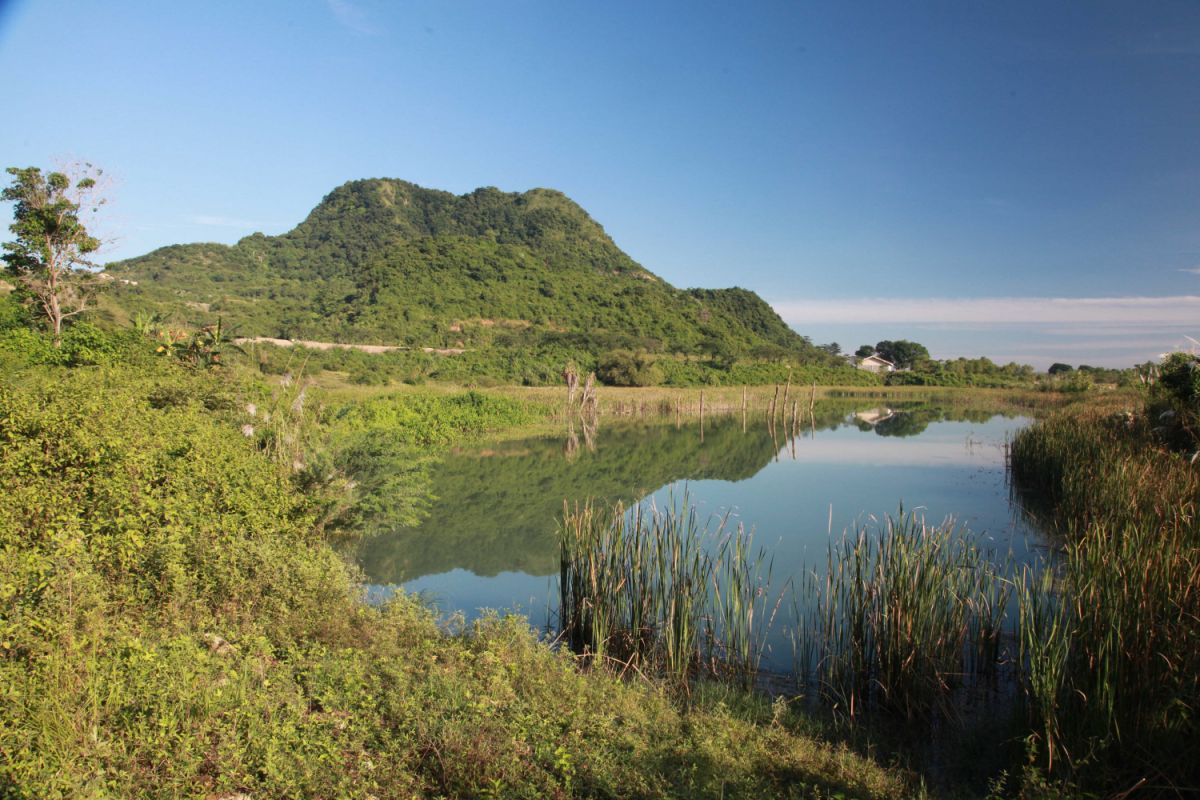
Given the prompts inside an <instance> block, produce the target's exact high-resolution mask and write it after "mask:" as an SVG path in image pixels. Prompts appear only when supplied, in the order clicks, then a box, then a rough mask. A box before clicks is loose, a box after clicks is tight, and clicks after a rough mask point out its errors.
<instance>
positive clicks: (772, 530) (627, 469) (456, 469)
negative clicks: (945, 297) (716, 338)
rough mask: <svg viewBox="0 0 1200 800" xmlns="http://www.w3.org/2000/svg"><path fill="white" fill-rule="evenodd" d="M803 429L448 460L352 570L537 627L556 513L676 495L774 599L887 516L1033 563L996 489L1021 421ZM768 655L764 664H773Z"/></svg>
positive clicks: (754, 427)
mask: <svg viewBox="0 0 1200 800" xmlns="http://www.w3.org/2000/svg"><path fill="white" fill-rule="evenodd" d="M817 419H818V421H819V422H818V425H817V427H816V429H808V430H805V431H804V432H803V433H802V434H801V435H800V436H798V437H796V438H795V439H790V438H785V437H783V436H782V433H781V432H779V431H777V433H776V436H775V437H774V438H773V437H772V435H771V433H770V431H769V430H768V429H767V427H766V425H765V423H764V422H763V421H762V419H761V417H760V418H759V419H758V420H757V421H756V422H755V421H752V422H750V423H749V424H748V425H747V430H745V431H743V427H742V419H741V417H740V416H734V417H726V418H717V419H715V420H708V421H706V424H705V426H704V435H703V441H701V432H700V426H699V424H698V422H692V423H689V424H683V425H675V424H671V423H646V422H626V423H617V422H607V421H606V423H605V424H604V426H603V427H602V428H601V430H600V431H599V432H598V433H597V434H596V435H595V436H594V437H593V441H592V443H591V444H592V446H591V447H589V446H588V442H587V441H586V440H585V439H584V438H583V437H581V436H579V437H575V438H576V439H577V440H578V446H577V447H576V446H575V443H574V441H572V439H571V438H570V437H568V436H567V435H566V432H565V431H564V434H563V435H560V436H557V437H551V436H544V437H539V438H531V439H525V440H521V441H509V442H503V443H500V444H490V445H480V446H475V447H470V448H463V449H460V450H456V451H454V452H453V453H451V454H450V456H449V457H448V458H447V459H446V460H445V461H444V463H442V464H441V465H440V466H439V467H438V469H437V471H436V473H435V475H434V480H433V492H434V495H435V497H436V498H437V499H436V500H435V502H434V504H433V506H432V509H431V513H430V516H429V518H428V519H427V520H426V521H425V522H424V523H422V524H421V525H420V526H419V527H415V528H409V529H400V530H397V531H395V532H394V533H391V534H388V535H385V536H381V537H378V538H375V539H372V540H370V541H368V542H366V543H364V544H363V545H362V546H361V547H360V549H359V551H358V560H359V563H360V564H361V566H362V567H363V569H364V570H365V572H366V574H367V577H368V580H369V582H370V584H371V593H372V595H373V596H374V597H377V598H383V597H386V596H387V595H388V594H390V593H391V592H392V591H393V590H394V587H395V586H403V587H404V588H405V589H406V590H407V591H410V592H419V593H422V594H423V595H425V596H426V597H427V598H428V599H429V600H431V601H432V602H433V603H434V604H435V605H437V606H438V608H439V609H441V610H443V611H446V612H451V611H462V612H464V613H465V614H466V616H467V617H468V618H470V617H472V616H474V615H475V614H477V613H478V610H479V609H481V608H494V609H505V610H513V609H516V610H519V611H521V612H522V613H525V614H527V615H528V616H529V617H530V621H531V623H532V624H534V625H535V626H538V627H542V626H544V625H545V623H546V619H547V611H548V605H549V603H550V602H551V598H553V597H555V596H556V591H557V590H556V586H555V582H556V578H557V573H558V548H557V544H556V539H555V525H556V518H557V517H558V515H559V514H561V511H562V503H563V500H564V499H567V500H570V501H575V500H583V499H586V498H589V497H593V498H603V499H608V500H615V499H621V500H624V501H626V502H627V503H628V502H632V501H636V500H646V501H651V500H652V501H654V502H656V503H658V504H659V505H660V506H664V505H669V504H670V502H671V500H670V498H671V497H672V496H673V497H675V498H680V497H681V496H682V495H683V493H684V492H685V491H686V492H687V494H688V496H689V498H690V502H691V503H693V504H694V505H696V506H697V507H698V508H699V509H700V510H701V511H702V512H704V513H711V514H712V515H713V516H719V515H725V514H727V513H728V514H730V516H731V523H732V524H738V523H740V524H743V525H745V526H746V527H747V528H749V529H752V530H753V531H754V536H755V543H756V545H758V546H761V547H763V548H764V549H765V550H766V551H767V552H768V553H769V554H770V555H771V556H773V558H774V573H773V581H772V583H773V585H776V586H782V585H783V583H784V582H785V581H786V580H787V578H788V577H790V576H793V575H798V574H800V573H801V572H803V571H805V570H811V569H813V568H820V569H823V567H824V563H825V558H826V548H827V545H828V542H829V541H830V536H831V535H832V536H833V537H835V538H837V537H840V536H841V535H842V533H843V531H846V530H852V529H853V528H854V527H855V526H860V525H864V524H870V523H871V521H872V518H879V517H882V516H883V515H886V514H893V515H894V514H896V512H897V510H898V509H899V508H900V506H901V505H903V507H904V509H905V510H906V511H910V510H911V511H917V512H918V513H920V514H922V515H923V516H924V517H925V519H926V520H927V521H928V522H930V523H940V522H942V521H943V520H944V519H946V518H947V517H950V516H952V517H954V518H955V519H956V520H957V522H958V523H959V524H960V525H962V526H965V527H967V528H969V529H970V530H971V531H972V532H973V533H975V534H976V535H978V536H980V537H983V538H984V539H986V540H987V541H988V542H989V544H990V546H992V547H994V548H995V549H996V550H997V551H999V552H1001V553H1003V554H1008V553H1010V552H1011V553H1012V555H1013V556H1014V557H1015V558H1016V559H1017V560H1018V561H1026V560H1028V559H1029V558H1030V557H1031V555H1032V553H1033V551H1034V549H1035V548H1036V545H1037V542H1038V536H1037V533H1036V531H1035V530H1034V529H1033V528H1032V527H1031V526H1030V525H1029V524H1028V523H1027V522H1026V521H1025V520H1024V519H1023V517H1022V516H1021V515H1020V513H1019V512H1018V511H1016V510H1015V509H1014V508H1013V507H1012V505H1010V501H1009V493H1008V489H1007V486H1006V483H1005V474H1004V444H1005V442H1006V440H1007V439H1008V438H1009V437H1011V435H1012V434H1013V433H1014V432H1015V431H1016V430H1017V429H1018V428H1020V427H1022V426H1023V425H1025V424H1027V423H1028V420H1027V419H1025V418H1022V417H1005V416H1001V415H993V414H991V413H988V412H980V411H973V412H962V411H957V412H956V411H954V410H949V409H941V408H937V407H931V406H928V405H925V406H921V407H915V408H910V409H908V410H901V411H899V412H895V411H892V410H891V409H888V408H883V407H877V406H876V407H870V408H863V407H860V408H859V409H858V410H857V411H856V410H854V409H853V408H849V407H846V406H845V405H843V406H841V407H834V408H826V409H822V408H821V407H818V411H817ZM774 645H775V651H776V657H775V658H768V661H769V662H771V661H776V662H778V660H779V658H781V657H782V656H780V655H779V650H780V649H781V646H780V645H781V643H780V642H778V641H777V642H774ZM788 657H789V658H790V654H789V656H788ZM776 666H782V665H780V664H778V663H777V664H776Z"/></svg>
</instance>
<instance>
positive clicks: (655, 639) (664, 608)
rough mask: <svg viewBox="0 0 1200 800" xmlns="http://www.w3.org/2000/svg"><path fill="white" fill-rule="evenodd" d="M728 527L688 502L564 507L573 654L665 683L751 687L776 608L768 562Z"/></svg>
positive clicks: (742, 533)
mask: <svg viewBox="0 0 1200 800" xmlns="http://www.w3.org/2000/svg"><path fill="white" fill-rule="evenodd" d="M727 522H728V520H727V518H726V519H719V520H717V521H716V525H715V528H713V527H712V526H710V525H708V524H706V523H705V522H704V521H702V520H701V519H700V517H699V515H698V513H697V511H696V509H695V507H693V506H690V505H689V504H688V502H687V498H686V496H685V497H684V499H683V501H682V503H681V504H678V505H677V504H675V503H672V504H671V505H670V506H669V507H667V508H666V509H662V510H660V509H658V508H657V507H654V506H650V505H646V504H639V505H635V506H633V507H632V508H626V507H625V506H624V505H622V504H621V503H616V504H613V505H608V506H598V505H595V504H592V503H582V504H577V505H575V506H574V507H569V506H564V510H563V518H562V522H561V525H560V528H559V552H560V575H559V605H558V617H559V624H560V627H561V631H562V635H563V637H564V641H565V642H566V643H567V644H568V645H569V646H570V648H571V649H572V650H574V651H575V652H577V653H580V654H583V655H586V656H588V657H590V658H591V659H593V660H594V661H599V662H602V663H613V664H618V663H619V664H623V665H625V666H626V667H629V668H634V669H637V670H639V671H642V672H646V671H653V672H655V673H660V674H663V675H665V676H666V677H667V678H668V679H669V680H671V681H672V682H673V683H675V684H677V685H679V686H683V687H686V686H687V685H688V682H689V680H690V679H691V678H692V677H693V676H695V675H697V674H699V673H701V672H704V673H708V674H716V675H721V676H723V677H726V678H729V677H734V678H736V679H737V680H741V681H743V682H746V683H749V682H750V681H751V680H752V679H753V676H754V674H755V673H756V672H757V670H758V668H759V665H760V663H761V660H762V656H763V651H764V648H765V646H766V635H767V632H768V629H769V627H770V625H771V622H772V619H773V617H774V611H775V609H776V608H777V606H778V603H776V605H775V606H771V604H770V592H769V583H770V571H771V570H770V563H769V562H768V561H767V560H766V559H765V556H764V554H763V552H762V551H761V550H758V551H755V550H754V548H753V537H752V535H751V533H750V532H748V531H746V530H745V528H743V527H741V526H739V527H738V528H736V529H734V530H728V525H727Z"/></svg>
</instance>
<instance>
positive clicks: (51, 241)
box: [0, 164, 104, 347]
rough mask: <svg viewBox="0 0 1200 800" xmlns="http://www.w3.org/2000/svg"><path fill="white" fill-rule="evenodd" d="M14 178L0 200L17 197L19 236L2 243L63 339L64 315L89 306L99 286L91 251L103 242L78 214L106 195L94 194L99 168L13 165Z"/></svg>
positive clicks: (93, 209) (91, 208)
mask: <svg viewBox="0 0 1200 800" xmlns="http://www.w3.org/2000/svg"><path fill="white" fill-rule="evenodd" d="M7 172H8V174H9V175H11V176H13V178H12V184H11V185H9V186H7V187H5V188H4V190H3V192H0V200H6V201H10V202H15V203H16V208H15V209H14V211H13V217H14V222H13V224H12V225H10V226H9V230H10V231H12V232H13V234H15V235H16V241H13V242H5V243H4V251H5V252H4V256H3V259H4V261H5V262H6V263H7V264H8V271H9V273H10V274H11V275H12V276H13V277H14V278H16V280H17V283H18V284H19V285H20V286H21V288H22V289H23V291H24V292H25V293H26V295H27V296H28V297H29V299H30V300H31V301H32V305H34V306H35V307H36V308H37V309H38V310H39V311H40V312H41V314H42V316H43V317H44V318H45V320H46V325H47V326H48V327H49V328H50V331H51V333H52V334H53V336H54V345H55V346H56V347H57V346H59V345H60V344H61V342H62V326H63V321H64V320H66V319H68V318H70V317H73V316H75V315H77V314H82V313H83V312H84V311H86V310H87V307H88V300H89V299H90V297H91V294H92V291H93V290H94V288H95V287H96V278H95V276H94V275H93V274H92V273H90V272H88V271H87V269H86V268H87V267H91V266H95V265H94V264H93V263H92V262H91V261H90V260H88V256H89V255H91V254H92V253H94V252H96V250H98V249H99V247H100V240H99V239H97V238H96V237H95V236H92V235H91V234H90V233H89V232H88V230H87V227H86V226H85V225H84V224H83V222H82V221H81V220H80V215H81V214H84V215H89V214H94V213H95V212H96V211H97V210H98V209H99V207H100V206H101V205H103V203H104V200H102V199H97V198H96V197H95V193H96V189H97V183H96V178H97V177H99V176H100V174H101V171H100V170H98V169H96V168H94V167H93V166H92V165H91V164H84V165H82V166H81V167H80V169H79V170H78V172H77V174H75V175H67V174H66V173H64V172H50V173H47V174H44V175H43V174H42V171H41V170H40V169H38V168H37V167H25V168H20V167H9V168H8V170H7Z"/></svg>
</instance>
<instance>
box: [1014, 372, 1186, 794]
mask: <svg viewBox="0 0 1200 800" xmlns="http://www.w3.org/2000/svg"><path fill="white" fill-rule="evenodd" d="M1150 402H1151V405H1152V406H1154V405H1156V402H1155V395H1154V394H1152V395H1151V398H1150ZM1162 431H1163V427H1162V422H1161V421H1160V409H1159V408H1157V407H1155V408H1150V409H1148V408H1146V407H1145V401H1144V399H1143V398H1142V397H1139V396H1135V395H1116V396H1110V397H1107V398H1098V399H1094V400H1092V401H1090V402H1087V403H1084V404H1078V405H1074V406H1071V407H1070V408H1068V409H1066V410H1064V411H1063V412H1061V413H1059V414H1056V415H1054V416H1052V417H1051V418H1049V419H1047V420H1045V421H1044V422H1042V423H1040V424H1038V425H1035V426H1033V427H1031V428H1029V429H1027V430H1025V431H1023V432H1022V433H1021V434H1020V435H1019V436H1018V437H1017V438H1016V440H1015V441H1014V442H1013V445H1012V456H1011V459H1012V473H1013V477H1014V480H1015V482H1016V484H1017V486H1018V488H1020V489H1021V490H1022V496H1023V497H1024V498H1025V500H1026V502H1027V504H1029V505H1030V506H1031V507H1032V508H1035V509H1041V510H1042V512H1043V513H1044V514H1045V515H1046V516H1047V517H1048V518H1049V519H1050V520H1051V521H1052V522H1053V524H1054V526H1055V527H1056V528H1057V530H1058V532H1059V535H1060V536H1061V539H1062V548H1063V549H1062V553H1061V556H1060V559H1059V566H1058V569H1057V570H1056V572H1055V573H1053V574H1050V575H1047V576H1046V578H1045V582H1042V583H1040V584H1039V585H1029V583H1028V582H1027V585H1026V587H1025V592H1024V594H1025V597H1024V598H1023V601H1022V604H1021V605H1022V617H1023V628H1024V657H1025V661H1026V664H1027V667H1028V688H1029V693H1030V698H1031V706H1032V709H1031V713H1032V716H1033V722H1034V727H1035V730H1036V732H1037V733H1036V736H1035V739H1034V741H1035V742H1036V747H1037V750H1038V752H1039V756H1040V758H1041V760H1042V762H1043V763H1044V764H1046V765H1047V766H1049V767H1050V768H1051V769H1052V770H1053V771H1055V772H1056V773H1059V774H1064V775H1068V776H1070V777H1072V778H1073V779H1076V780H1078V781H1080V782H1081V783H1082V785H1084V786H1088V787H1090V786H1096V787H1098V788H1104V789H1107V790H1110V791H1115V790H1116V789H1118V788H1130V787H1134V788H1138V789H1143V788H1144V789H1146V790H1147V792H1148V793H1149V792H1150V790H1153V791H1157V792H1160V793H1164V794H1170V793H1171V792H1172V791H1175V790H1177V789H1178V790H1188V791H1193V792H1194V791H1196V789H1197V787H1200V767H1198V766H1197V765H1200V745H1198V744H1197V743H1198V742H1200V729H1198V726H1197V721H1196V720H1197V717H1196V715H1197V711H1200V527H1198V521H1197V503H1198V501H1200V476H1198V474H1197V471H1196V467H1195V466H1193V465H1192V464H1191V463H1190V459H1189V457H1188V455H1187V454H1185V453H1181V452H1176V451H1173V450H1171V449H1169V448H1168V447H1167V446H1165V444H1166V442H1165V441H1164V438H1163V436H1162V435H1161V434H1162Z"/></svg>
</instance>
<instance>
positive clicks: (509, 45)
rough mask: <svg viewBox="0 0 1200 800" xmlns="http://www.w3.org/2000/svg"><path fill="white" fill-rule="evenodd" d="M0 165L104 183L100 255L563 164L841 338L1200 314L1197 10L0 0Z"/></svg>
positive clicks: (1034, 354) (560, 176)
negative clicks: (376, 187)
mask: <svg viewBox="0 0 1200 800" xmlns="http://www.w3.org/2000/svg"><path fill="white" fill-rule="evenodd" d="M0 74H3V75H5V76H6V80H5V89H4V92H3V95H4V109H5V114H4V116H5V124H4V125H3V126H0V152H2V153H3V154H4V161H5V166H6V165H8V164H15V165H27V164H32V165H50V164H53V163H55V161H57V160H60V159H70V158H84V159H87V160H89V161H92V162H94V163H96V164H99V165H101V166H103V167H104V168H105V169H106V171H107V172H108V174H109V175H110V176H111V177H112V178H113V181H114V183H113V186H112V187H111V189H110V196H111V197H112V202H111V208H110V210H109V211H108V214H107V221H106V226H107V230H106V233H107V234H108V235H110V236H111V237H113V238H114V239H115V240H116V241H115V242H114V244H113V245H112V246H111V247H110V248H109V250H108V252H107V256H108V258H114V259H115V258H120V257H127V256H132V255H137V254H140V253H143V252H146V251H148V250H150V249H153V248H154V247H158V246H161V245H164V244H171V243H177V242H189V241H223V242H233V241H236V240H237V239H238V238H240V237H241V236H244V235H246V234H248V233H250V232H253V231H255V230H261V231H264V232H266V233H280V232H283V231H285V230H287V229H289V228H291V227H292V226H293V225H295V224H296V223H297V222H299V221H300V220H301V219H302V218H303V217H304V215H305V214H306V213H307V212H308V211H309V210H310V209H311V208H312V207H313V206H314V205H315V204H316V203H317V202H319V200H320V199H321V197H322V196H323V195H324V194H325V193H327V192H328V191H330V190H331V189H332V188H333V187H335V186H336V185H338V184H340V183H342V182H344V181H347V180H351V179H354V178H363V177H377V176H387V177H398V178H404V179H407V180H411V181H414V182H416V183H419V184H422V185H425V186H430V187H435V188H441V189H448V190H450V191H454V192H466V191H470V190H471V189H473V188H475V187H477V186H487V185H493V186H498V187H500V188H502V189H505V190H509V191H522V190H525V189H529V188H532V187H536V186H548V187H552V188H556V189H560V190H562V191H564V192H566V193H567V194H568V195H570V196H571V197H572V198H574V199H575V200H576V201H577V202H579V203H580V204H581V205H582V206H583V207H584V208H585V209H587V210H588V211H589V212H590V213H591V214H592V215H593V216H594V217H595V218H596V219H597V220H598V221H599V222H600V223H601V224H602V225H604V226H605V228H606V229H607V230H608V232H609V233H610V234H611V235H612V236H613V238H614V239H615V240H616V242H617V244H618V245H619V246H621V247H622V248H623V249H625V250H626V251H627V252H628V253H629V254H630V255H632V256H633V257H634V258H635V259H637V260H638V261H640V262H641V263H642V264H643V265H645V266H646V267H647V268H649V269H651V270H653V271H654V272H656V273H658V274H660V275H662V276H663V277H664V278H666V279H667V280H668V281H670V282H671V283H673V284H675V285H678V286H707V287H715V286H729V285H741V286H745V287H747V288H750V289H753V290H755V291H757V292H759V293H760V294H761V295H763V296H764V297H765V298H766V299H767V300H768V301H770V302H771V303H772V304H773V305H775V306H776V308H777V309H778V310H779V311H780V312H781V313H782V314H783V316H784V318H785V319H787V320H788V321H789V322H790V323H791V324H792V325H793V326H794V327H795V328H796V329H797V330H799V331H800V332H801V333H804V334H806V335H810V336H812V338H813V339H814V340H816V341H818V342H827V341H831V340H833V341H838V342H839V343H841V344H842V345H843V346H844V347H846V348H848V349H852V348H854V347H856V346H857V345H859V344H862V343H864V342H875V341H877V340H879V339H885V338H910V339H916V340H918V341H922V342H924V343H926V344H927V345H928V346H929V347H930V349H931V351H932V352H933V354H934V355H935V356H939V357H952V356H959V355H987V356H989V357H992V358H994V359H997V360H1002V361H1007V360H1019V361H1025V362H1029V363H1034V364H1036V365H1038V366H1042V367H1044V366H1046V365H1047V364H1049V363H1050V362H1051V361H1056V360H1057V361H1066V362H1068V363H1073V364H1078V363H1084V362H1086V363H1092V364H1113V365H1128V364H1131V363H1134V362H1135V361H1143V360H1145V359H1147V358H1151V357H1154V356H1155V355H1157V354H1158V353H1161V352H1163V351H1164V350H1168V349H1171V348H1172V347H1174V346H1178V345H1186V344H1187V342H1186V339H1185V338H1184V337H1185V335H1192V336H1196V337H1197V338H1200V324H1196V323H1197V322H1198V321H1200V224H1198V223H1200V4H1196V3H1193V2H1179V3H1167V2H1161V3H1160V2H1141V3H1103V2H1065V1H1064V2H1055V3H1042V2H1038V3H1015V2H1005V3H982V2H980V3H961V2H942V3H893V2H863V3H834V2H829V3H821V4H810V3H791V2H789V3H652V4H647V3H619V2H610V3H583V2H568V3H562V2H548V1H547V2H523V1H522V0H513V1H512V2H507V3H497V2H494V1H492V2H466V1H463V0H456V1H455V2H447V1H446V0H438V1H437V2H405V3H398V2H383V1H382V0H380V1H378V2H377V1H376V0H307V1H306V0H289V1H288V2H255V3H243V2H220V1H218V0H214V2H206V3H194V4H182V3H151V2H142V3H137V2H122V0H109V1H108V2H104V3H96V2H84V0H77V1H76V2H65V1H59V0H37V1H36V2H35V1H34V0H27V1H26V2H12V1H11V0H9V2H4V0H0Z"/></svg>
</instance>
